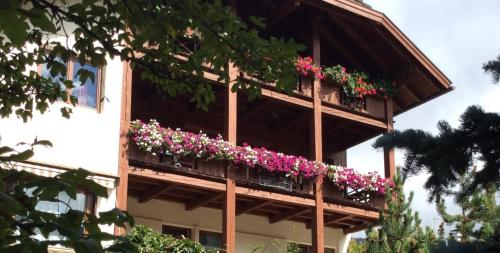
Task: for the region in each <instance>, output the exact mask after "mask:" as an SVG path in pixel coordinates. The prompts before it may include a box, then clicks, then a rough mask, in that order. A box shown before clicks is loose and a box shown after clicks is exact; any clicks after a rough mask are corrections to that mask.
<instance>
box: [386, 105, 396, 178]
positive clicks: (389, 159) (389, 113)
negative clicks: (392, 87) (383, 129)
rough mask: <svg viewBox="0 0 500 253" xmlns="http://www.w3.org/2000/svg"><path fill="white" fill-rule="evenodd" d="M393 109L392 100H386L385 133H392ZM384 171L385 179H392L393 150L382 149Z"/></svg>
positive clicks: (394, 169) (394, 162) (394, 167)
mask: <svg viewBox="0 0 500 253" xmlns="http://www.w3.org/2000/svg"><path fill="white" fill-rule="evenodd" d="M393 108H394V106H393V104H392V99H388V100H386V102H385V112H386V120H387V133H392V132H393V131H394V119H393V116H394V115H393ZM384 171H385V177H386V178H391V179H392V178H394V176H395V174H396V160H395V157H394V149H393V148H384Z"/></svg>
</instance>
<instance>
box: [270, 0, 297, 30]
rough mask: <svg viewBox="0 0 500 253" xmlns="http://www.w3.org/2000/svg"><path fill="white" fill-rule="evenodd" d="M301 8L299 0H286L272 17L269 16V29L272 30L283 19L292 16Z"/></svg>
mask: <svg viewBox="0 0 500 253" xmlns="http://www.w3.org/2000/svg"><path fill="white" fill-rule="evenodd" d="M299 6H300V1H298V0H286V1H284V2H283V3H282V4H281V5H280V6H279V7H278V8H276V9H275V10H274V11H273V13H272V14H271V16H269V22H268V29H269V30H272V28H273V27H274V26H275V25H277V24H278V23H279V22H281V21H282V20H283V19H285V18H286V17H288V15H290V14H292V13H293V12H294V11H295V10H296V9H297V8H299Z"/></svg>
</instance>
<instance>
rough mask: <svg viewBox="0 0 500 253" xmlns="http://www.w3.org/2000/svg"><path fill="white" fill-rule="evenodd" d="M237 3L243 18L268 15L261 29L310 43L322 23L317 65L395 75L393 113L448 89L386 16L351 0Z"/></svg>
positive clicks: (388, 75) (436, 69)
mask: <svg viewBox="0 0 500 253" xmlns="http://www.w3.org/2000/svg"><path fill="white" fill-rule="evenodd" d="M237 8H238V15H240V16H241V17H242V18H243V19H244V20H245V19H247V18H248V17H250V16H260V17H265V18H267V20H268V22H267V23H268V27H267V31H264V32H263V34H264V35H268V36H275V37H285V38H294V39H295V40H296V41H298V42H300V43H302V44H304V45H306V46H309V48H310V46H311V37H312V36H311V30H312V29H311V27H312V25H319V26H321V27H320V33H321V63H322V65H334V64H342V65H343V66H346V67H347V69H348V70H349V69H350V70H353V69H357V70H362V71H365V72H367V73H369V74H371V75H372V76H375V75H378V74H380V75H382V76H384V77H387V78H390V79H392V80H395V81H396V82H397V84H398V86H399V87H400V88H399V92H398V94H397V96H396V97H395V98H394V102H395V103H394V112H395V114H396V115H397V114H399V113H402V112H404V111H407V110H409V109H411V108H413V107H415V106H418V105H420V104H422V103H425V102H427V101H428V100H430V99H433V98H435V97H437V96H440V95H442V94H444V93H446V92H448V91H450V90H451V89H452V87H451V82H450V80H449V79H448V78H447V77H446V76H445V75H444V74H443V73H442V72H441V71H440V70H439V69H438V68H437V67H436V66H435V65H434V64H433V63H432V62H431V61H430V60H429V59H428V58H427V57H426V56H425V55H424V54H423V53H422V52H421V51H420V50H419V49H418V48H417V47H416V46H415V45H414V44H413V43H412V42H411V41H410V40H409V39H408V38H407V37H406V36H405V35H404V34H403V32H402V31H400V30H399V29H398V28H397V27H396V26H395V25H394V24H393V23H392V22H391V20H390V19H389V18H387V16H385V15H384V14H383V13H380V12H378V11H375V10H373V9H371V8H369V7H366V6H363V5H361V4H359V3H356V2H355V1H352V0H275V1H268V0H255V1H237ZM318 19H319V22H318ZM309 54H310V52H309Z"/></svg>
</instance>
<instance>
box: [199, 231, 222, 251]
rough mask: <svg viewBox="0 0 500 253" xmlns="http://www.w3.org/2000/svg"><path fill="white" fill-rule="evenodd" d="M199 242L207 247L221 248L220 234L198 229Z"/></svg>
mask: <svg viewBox="0 0 500 253" xmlns="http://www.w3.org/2000/svg"><path fill="white" fill-rule="evenodd" d="M200 243H201V245H203V246H204V247H205V248H207V249H222V234H221V233H216V232H209V231H201V230H200Z"/></svg>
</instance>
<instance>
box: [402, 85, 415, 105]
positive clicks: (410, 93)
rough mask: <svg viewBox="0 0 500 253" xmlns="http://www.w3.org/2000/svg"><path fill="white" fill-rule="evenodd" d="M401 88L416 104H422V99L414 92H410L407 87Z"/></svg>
mask: <svg viewBox="0 0 500 253" xmlns="http://www.w3.org/2000/svg"><path fill="white" fill-rule="evenodd" d="M399 87H400V88H401V90H402V91H404V92H405V93H406V94H408V96H410V98H411V99H412V100H413V101H414V102H417V103H418V102H420V98H419V97H418V96H417V95H416V94H415V92H413V91H412V90H410V89H409V88H408V87H407V86H406V85H404V84H403V85H401V86H399Z"/></svg>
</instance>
